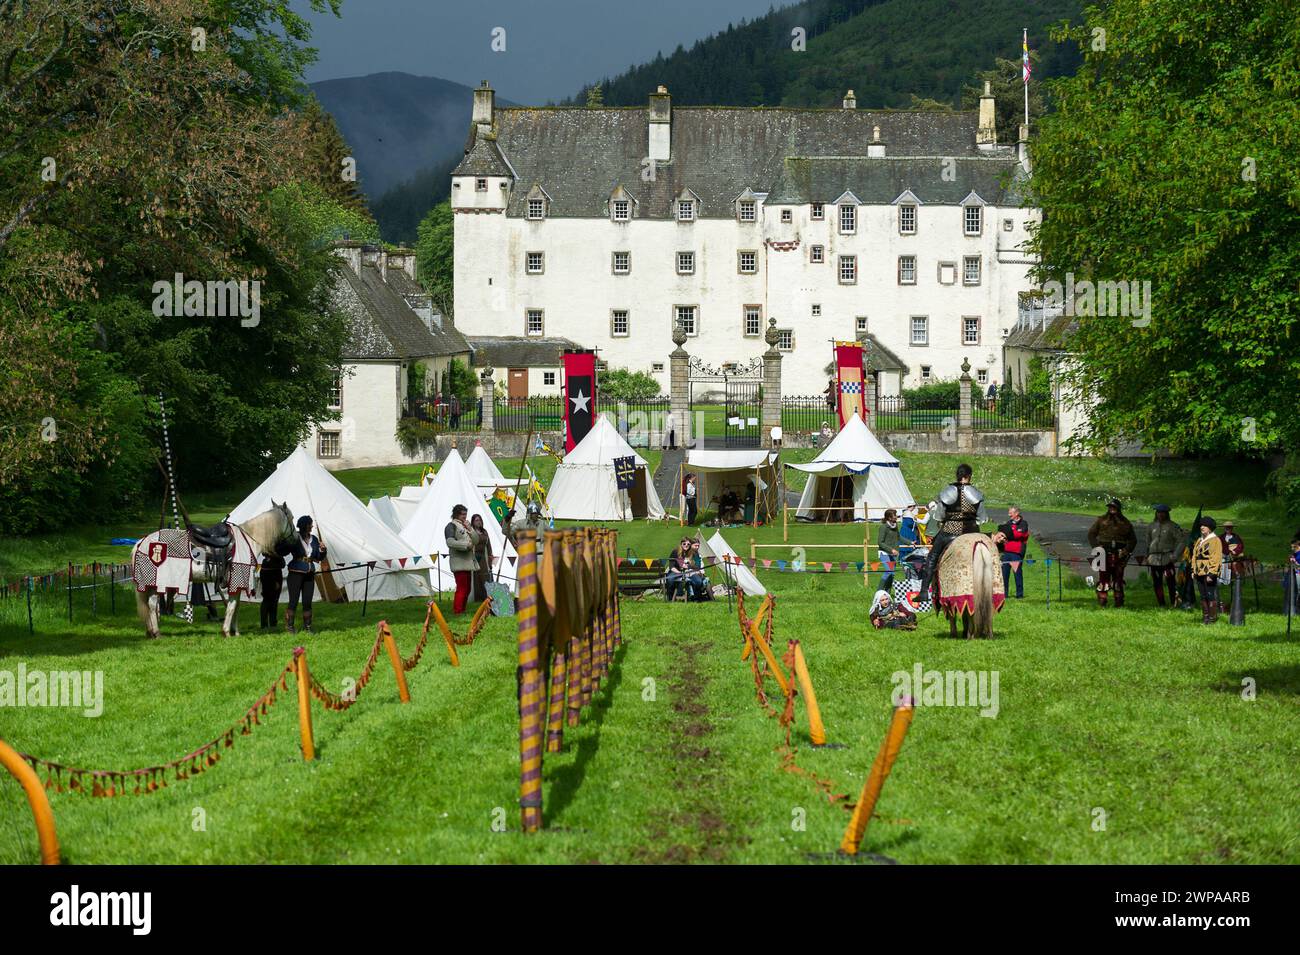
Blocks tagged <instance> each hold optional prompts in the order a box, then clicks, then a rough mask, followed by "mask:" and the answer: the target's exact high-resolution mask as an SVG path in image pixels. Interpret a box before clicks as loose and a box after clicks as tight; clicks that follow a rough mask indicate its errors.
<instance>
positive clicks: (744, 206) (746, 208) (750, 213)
mask: <svg viewBox="0 0 1300 955" xmlns="http://www.w3.org/2000/svg"><path fill="white" fill-rule="evenodd" d="M736 218H737V219H738V220H739V221H741V222H757V221H758V200H756V199H741V200H740V202H738V203H737V204H736Z"/></svg>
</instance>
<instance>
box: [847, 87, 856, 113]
mask: <svg viewBox="0 0 1300 955" xmlns="http://www.w3.org/2000/svg"><path fill="white" fill-rule="evenodd" d="M844 108H845V109H857V108H858V95H857V94H856V93H854V92H853V90H849V91H848V92H847V93H845V94H844Z"/></svg>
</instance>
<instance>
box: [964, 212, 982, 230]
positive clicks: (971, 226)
mask: <svg viewBox="0 0 1300 955" xmlns="http://www.w3.org/2000/svg"><path fill="white" fill-rule="evenodd" d="M963 221H964V222H965V233H966V235H979V234H980V233H981V232H983V231H984V207H983V206H966V207H965V215H964V217H963Z"/></svg>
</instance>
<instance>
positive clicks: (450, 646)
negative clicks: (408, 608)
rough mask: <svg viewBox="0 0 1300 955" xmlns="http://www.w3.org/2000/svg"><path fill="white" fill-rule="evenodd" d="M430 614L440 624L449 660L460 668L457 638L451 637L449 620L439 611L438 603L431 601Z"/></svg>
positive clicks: (439, 627)
mask: <svg viewBox="0 0 1300 955" xmlns="http://www.w3.org/2000/svg"><path fill="white" fill-rule="evenodd" d="M429 612H430V613H431V614H433V619H434V620H435V621H437V623H438V629H439V630H441V631H442V642H443V643H445V644H447V658H448V659H449V660H451V665H452V666H454V667H458V666H460V654H459V653H457V652H456V638H455V637H453V636H452V635H451V627H449V626H447V618H446V617H444V616H443V615H442V611H441V610H440V609H438V604H437V602H436V601H433V600H430V601H429Z"/></svg>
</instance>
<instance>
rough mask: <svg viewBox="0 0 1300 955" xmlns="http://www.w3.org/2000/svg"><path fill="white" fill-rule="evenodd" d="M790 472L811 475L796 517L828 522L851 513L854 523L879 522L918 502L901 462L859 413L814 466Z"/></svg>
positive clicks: (803, 466)
mask: <svg viewBox="0 0 1300 955" xmlns="http://www.w3.org/2000/svg"><path fill="white" fill-rule="evenodd" d="M786 467H788V468H794V469H795V470H797V471H804V472H806V473H807V475H808V483H807V484H806V485H804V489H803V494H802V496H801V497H800V498H799V508H798V510H797V511H796V512H795V513H796V516H797V517H799V518H803V519H808V520H815V521H826V520H830V519H831V518H832V517H834V516H835V514H836V512H837V511H839V512H846V511H848V510H849V509H850V508H852V512H853V520H855V521H861V520H873V521H874V520H879V519H880V518H882V517H883V516H884V514H885V511H886V510H887V509H888V508H891V507H892V508H894V509H896V510H898V511H900V512H901V511H902V510H903V508H905V507H911V506H912V505H913V504H914V503H915V501H913V500H912V492H911V491H909V490H908V489H907V482H906V481H905V480H903V469H902V468H901V467H899V464H898V458H896V457H894V456H893V455H892V454H890V453H889V452H888V451H886V450H885V447H884V445H882V444H881V443H880V441H879V440H878V439H877V438H876V436H875V435H874V434H872V433H871V429H870V428H868V427H867V426H866V425H865V424H863V423H862V419H861V418H859V417H858V416H857V415H856V414H855V415H853V417H851V418H849V420H848V421H847V422H845V425H844V427H843V428H842V429H841V430H840V433H839V434H837V435H836V436H835V439H834V440H833V441H831V443H830V444H828V445H826V447H825V448H824V449H823V450H822V452H821V454H819V455H817V457H815V458H814V459H813V460H812V461H811V462H810V463H809V464H787V465H786Z"/></svg>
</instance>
